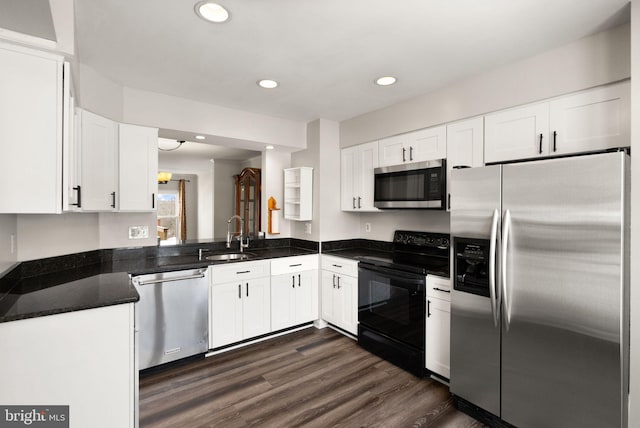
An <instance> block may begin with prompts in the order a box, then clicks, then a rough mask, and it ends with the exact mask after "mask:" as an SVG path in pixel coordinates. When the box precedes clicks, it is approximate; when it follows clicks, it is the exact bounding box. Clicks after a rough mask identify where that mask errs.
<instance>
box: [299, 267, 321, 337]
mask: <svg viewBox="0 0 640 428" xmlns="http://www.w3.org/2000/svg"><path fill="white" fill-rule="evenodd" d="M294 275H295V277H294V280H295V282H296V288H295V301H294V306H293V308H294V313H295V316H294V325H297V324H303V323H306V322H310V321H315V320H317V319H318V271H317V270H311V271H304V272H298V273H296V274H294Z"/></svg>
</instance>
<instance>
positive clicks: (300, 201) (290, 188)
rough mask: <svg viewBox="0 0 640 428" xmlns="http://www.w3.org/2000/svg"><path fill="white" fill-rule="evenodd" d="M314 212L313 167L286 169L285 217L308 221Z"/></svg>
mask: <svg viewBox="0 0 640 428" xmlns="http://www.w3.org/2000/svg"><path fill="white" fill-rule="evenodd" d="M312 213H313V168H311V167H307V166H302V167H297V168H287V169H285V170H284V218H285V219H287V220H296V221H308V220H311V218H312Z"/></svg>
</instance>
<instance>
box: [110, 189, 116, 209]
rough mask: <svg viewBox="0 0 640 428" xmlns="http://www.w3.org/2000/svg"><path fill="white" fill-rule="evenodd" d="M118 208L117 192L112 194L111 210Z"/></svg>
mask: <svg viewBox="0 0 640 428" xmlns="http://www.w3.org/2000/svg"><path fill="white" fill-rule="evenodd" d="M115 207H116V192H111V208H115Z"/></svg>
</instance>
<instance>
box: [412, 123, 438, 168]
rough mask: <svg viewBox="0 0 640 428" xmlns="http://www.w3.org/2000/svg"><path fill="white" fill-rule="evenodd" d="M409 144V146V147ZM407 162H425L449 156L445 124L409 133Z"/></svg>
mask: <svg viewBox="0 0 640 428" xmlns="http://www.w3.org/2000/svg"><path fill="white" fill-rule="evenodd" d="M407 146H408V147H407ZM405 147H406V149H407V150H406V156H407V158H408V160H407V162H424V161H428V160H434V159H444V158H446V157H447V127H446V126H445V125H441V126H434V127H433V128H427V129H421V130H420V131H416V132H411V133H409V134H407V142H406V143H405Z"/></svg>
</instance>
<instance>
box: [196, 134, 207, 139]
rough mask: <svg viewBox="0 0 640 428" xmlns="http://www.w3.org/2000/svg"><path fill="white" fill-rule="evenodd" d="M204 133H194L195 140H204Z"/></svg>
mask: <svg viewBox="0 0 640 428" xmlns="http://www.w3.org/2000/svg"><path fill="white" fill-rule="evenodd" d="M204 139H205V137H204V135H196V140H204Z"/></svg>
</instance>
